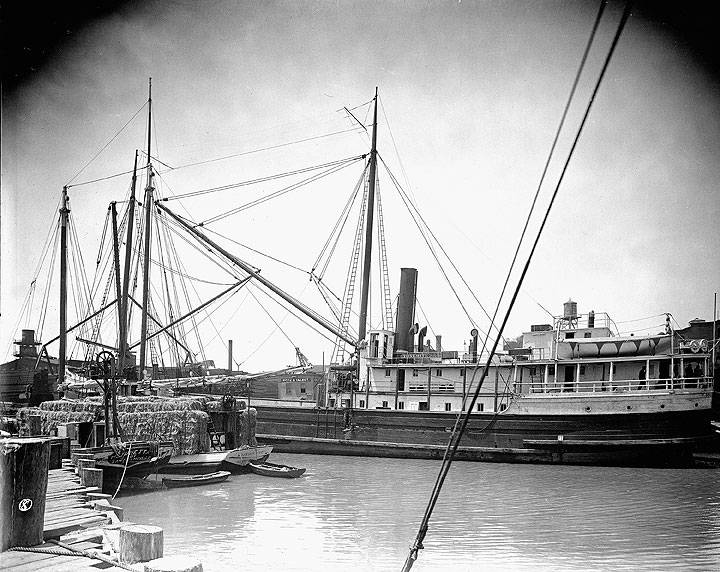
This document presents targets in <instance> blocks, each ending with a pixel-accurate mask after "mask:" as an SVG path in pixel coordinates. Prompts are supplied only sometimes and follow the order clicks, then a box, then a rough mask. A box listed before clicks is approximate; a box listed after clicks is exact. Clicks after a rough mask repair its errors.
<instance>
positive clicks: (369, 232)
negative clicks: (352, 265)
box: [358, 87, 377, 342]
mask: <svg viewBox="0 0 720 572" xmlns="http://www.w3.org/2000/svg"><path fill="white" fill-rule="evenodd" d="M376 170H377V87H376V88H375V111H374V112H373V130H372V147H371V149H370V170H369V174H368V177H370V180H369V185H368V200H367V219H366V221H365V256H364V258H363V273H362V293H361V297H360V324H359V327H358V338H359V341H361V342H362V341H363V340H364V339H365V334H366V330H367V314H368V294H369V292H370V263H371V262H372V260H371V258H372V239H373V215H374V213H375V172H376Z"/></svg>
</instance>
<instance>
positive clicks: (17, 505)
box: [0, 438, 50, 551]
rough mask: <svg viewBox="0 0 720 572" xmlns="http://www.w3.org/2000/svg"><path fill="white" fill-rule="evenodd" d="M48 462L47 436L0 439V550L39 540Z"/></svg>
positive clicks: (41, 528) (41, 534)
mask: <svg viewBox="0 0 720 572" xmlns="http://www.w3.org/2000/svg"><path fill="white" fill-rule="evenodd" d="M49 464H50V442H49V441H48V440H47V439H38V438H35V439H32V438H29V439H28V438H24V439H23V438H13V439H2V440H0V519H1V522H2V525H3V526H2V527H1V528H0V551H4V550H7V549H8V548H10V547H13V546H34V545H36V544H40V543H42V541H43V522H44V518H45V491H46V490H47V482H48V465H49Z"/></svg>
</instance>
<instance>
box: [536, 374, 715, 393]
mask: <svg viewBox="0 0 720 572" xmlns="http://www.w3.org/2000/svg"><path fill="white" fill-rule="evenodd" d="M529 385H530V393H573V392H576V393H596V392H601V391H650V390H658V389H660V390H665V391H668V390H671V389H673V390H675V389H707V388H709V387H711V386H712V378H711V377H689V378H688V377H682V378H676V379H671V378H664V379H613V380H612V381H607V380H606V381H598V380H594V381H573V382H567V383H562V382H550V383H548V384H547V385H545V384H544V383H543V382H535V383H531V384H529Z"/></svg>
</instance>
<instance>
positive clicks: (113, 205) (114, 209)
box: [110, 201, 122, 326]
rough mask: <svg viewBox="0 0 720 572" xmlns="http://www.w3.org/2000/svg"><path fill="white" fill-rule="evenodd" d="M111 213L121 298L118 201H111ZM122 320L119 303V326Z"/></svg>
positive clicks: (119, 297) (117, 285)
mask: <svg viewBox="0 0 720 572" xmlns="http://www.w3.org/2000/svg"><path fill="white" fill-rule="evenodd" d="M110 214H111V217H110V218H111V219H112V233H113V262H114V266H115V297H116V298H117V299H118V300H120V299H121V298H122V284H121V281H120V245H119V244H118V226H117V203H116V202H115V201H113V202H111V203H110ZM120 320H122V311H121V308H120V306H119V305H118V326H119V325H120Z"/></svg>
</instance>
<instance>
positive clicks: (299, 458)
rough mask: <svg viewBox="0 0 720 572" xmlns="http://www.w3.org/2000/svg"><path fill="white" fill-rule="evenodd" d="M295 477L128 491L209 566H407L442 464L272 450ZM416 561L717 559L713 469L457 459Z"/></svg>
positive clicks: (665, 563) (589, 565)
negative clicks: (299, 471)
mask: <svg viewBox="0 0 720 572" xmlns="http://www.w3.org/2000/svg"><path fill="white" fill-rule="evenodd" d="M270 460H271V461H273V462H276V463H278V462H279V463H286V464H289V465H294V466H302V467H307V473H306V474H305V476H303V477H301V478H299V479H277V478H268V477H262V476H258V475H253V474H248V475H233V476H231V477H230V479H229V480H227V481H226V482H224V483H220V484H216V485H208V486H204V487H196V488H187V489H169V490H163V491H156V492H150V493H143V494H135V495H129V496H124V497H122V498H121V499H119V500H118V504H120V505H121V506H123V507H124V509H125V519H126V520H130V521H134V522H142V523H146V524H155V525H158V526H161V527H162V528H163V529H164V530H165V551H166V553H167V554H173V555H174V554H186V555H192V556H194V557H196V558H199V559H200V560H201V561H202V563H203V565H204V569H205V570H206V571H230V570H245V571H253V570H263V571H268V570H354V571H361V570H367V571H375V570H383V571H384V570H392V571H398V570H400V569H401V567H402V564H403V562H404V559H405V557H406V556H407V553H408V549H409V547H410V546H411V544H412V542H413V539H414V537H415V534H416V533H417V529H418V526H419V523H420V520H421V518H422V515H423V512H424V510H425V506H426V504H427V501H428V498H429V495H430V492H431V489H432V486H433V483H434V481H435V478H436V475H437V471H438V468H439V462H436V461H426V460H405V459H380V458H361V457H330V456H315V455H289V454H287V455H283V454H273V455H272V456H271V459H270ZM424 546H425V549H424V550H421V551H420V556H419V559H418V561H417V562H416V564H415V566H414V567H413V570H418V571H422V570H425V571H429V570H513V571H515V570H532V571H538V570H578V571H579V570H633V571H636V570H648V571H650V570H653V571H655V570H720V470H718V469H679V470H675V469H636V468H632V469H628V468H609V467H573V466H542V465H509V464H493V463H467V462H457V463H455V464H454V465H453V467H452V470H451V472H450V475H449V477H448V480H447V481H446V484H445V487H444V489H443V493H442V495H441V497H440V500H439V502H438V504H437V507H436V509H435V512H434V515H433V518H432V520H431V523H430V529H429V532H428V535H427V537H426V540H425V543H424Z"/></svg>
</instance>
